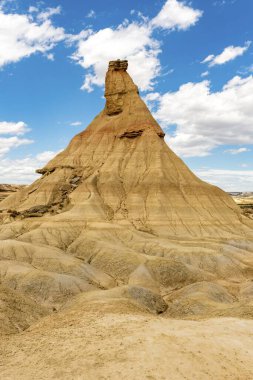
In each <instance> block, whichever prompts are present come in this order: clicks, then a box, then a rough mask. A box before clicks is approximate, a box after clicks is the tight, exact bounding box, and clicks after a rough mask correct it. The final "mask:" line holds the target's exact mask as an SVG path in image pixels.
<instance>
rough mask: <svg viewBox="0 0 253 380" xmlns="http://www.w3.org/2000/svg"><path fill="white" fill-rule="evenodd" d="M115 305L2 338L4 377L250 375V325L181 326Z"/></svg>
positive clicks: (220, 378) (191, 379) (0, 371)
mask: <svg viewBox="0 0 253 380" xmlns="http://www.w3.org/2000/svg"><path fill="white" fill-rule="evenodd" d="M100 306H102V305H100ZM114 306H115V305H114ZM116 306H117V307H116V309H117V311H115V312H112V311H108V310H107V311H103V307H102V308H101V310H100V311H97V310H96V309H97V307H94V308H93V307H92V305H91V308H90V311H88V310H86V311H85V310H77V309H76V308H75V309H71V310H67V312H64V313H62V314H61V313H60V314H58V315H54V316H50V317H46V318H44V319H42V320H41V321H40V322H38V324H37V325H36V326H34V327H32V328H30V329H29V330H28V331H26V332H23V333H21V334H18V335H13V336H8V337H5V338H4V339H2V340H1V343H0V352H1V360H0V378H1V379H5V380H7V379H25V380H29V379H85V380H93V379H101V380H102V379H104V380H105V379H108V380H109V379H112V380H116V379H127V380H135V379H140V380H142V379H143V380H144V379H145V380H146V379H148V380H160V379H161V380H162V379H164V380H165V379H166V380H167V379H173V380H181V379H188V380H205V379H210V380H211V379H216V380H225V379H227V380H236V379H237V380H250V379H252V378H253V360H252V358H253V344H252V343H253V321H252V320H243V319H235V318H220V319H209V320H203V321H189V320H188V321H183V320H175V319H165V318H164V317H163V316H153V315H150V314H147V313H145V312H141V311H138V310H137V309H136V310H135V309H134V308H133V307H132V308H131V307H130V306H129V305H128V304H127V303H126V304H124V302H122V303H121V307H119V305H116ZM92 309H94V310H92ZM116 309H115V310H116Z"/></svg>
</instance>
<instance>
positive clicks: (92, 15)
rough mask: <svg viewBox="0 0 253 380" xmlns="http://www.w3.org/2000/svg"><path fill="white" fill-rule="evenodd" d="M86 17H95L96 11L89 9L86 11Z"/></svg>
mask: <svg viewBox="0 0 253 380" xmlns="http://www.w3.org/2000/svg"><path fill="white" fill-rule="evenodd" d="M86 17H88V18H95V17H96V13H95V11H94V10H93V9H91V10H90V11H89V12H88V13H87V15H86Z"/></svg>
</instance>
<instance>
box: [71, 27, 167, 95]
mask: <svg viewBox="0 0 253 380" xmlns="http://www.w3.org/2000/svg"><path fill="white" fill-rule="evenodd" d="M151 33H152V31H151V29H150V28H149V27H148V26H147V25H144V24H143V25H140V24H137V23H132V24H128V25H125V24H124V25H123V24H122V25H120V26H118V27H117V28H116V29H112V28H106V29H101V30H100V31H98V32H97V33H92V34H91V35H89V36H88V37H87V38H84V39H83V38H82V39H80V41H79V42H78V47H77V51H76V52H75V53H74V54H73V56H72V58H73V59H74V60H76V61H77V62H78V63H79V64H80V65H81V66H82V67H83V68H84V69H89V68H93V73H88V74H87V75H86V76H85V81H84V84H83V86H82V88H83V89H85V90H88V91H91V90H92V87H93V85H97V86H102V85H103V84H104V75H105V72H106V70H107V65H108V61H110V60H114V59H118V58H121V59H125V58H127V59H128V61H129V72H130V74H131V75H132V76H133V78H134V80H135V81H136V82H137V83H138V85H139V86H140V88H141V89H142V90H148V89H150V88H152V83H153V79H154V78H155V77H156V76H157V75H158V74H159V72H160V62H159V60H158V58H157V56H158V54H159V52H160V48H159V43H158V42H157V41H156V40H154V39H153V38H152V37H151Z"/></svg>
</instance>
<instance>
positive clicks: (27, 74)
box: [0, 0, 253, 191]
mask: <svg viewBox="0 0 253 380" xmlns="http://www.w3.org/2000/svg"><path fill="white" fill-rule="evenodd" d="M0 7H1V8H0V183H28V182H31V181H32V180H34V179H35V178H37V177H36V175H35V174H34V170H35V169H36V168H38V167H41V166H43V165H44V164H45V163H46V162H47V160H49V159H50V158H51V157H52V156H53V155H54V154H55V153H56V152H58V151H59V150H61V149H63V148H64V147H65V146H66V145H67V144H68V142H69V140H70V139H71V138H72V137H73V136H74V135H75V134H76V133H78V132H79V131H81V130H83V129H84V128H85V127H86V126H87V125H88V124H89V122H90V121H91V120H92V119H93V118H94V117H95V116H96V114H97V113H98V112H100V110H101V109H102V108H103V106H104V99H103V78H104V74H105V70H106V67H107V63H108V61H109V60H110V59H117V58H122V59H125V58H126V59H128V60H129V72H130V74H131V75H132V77H133V79H134V81H135V82H136V84H137V85H138V86H139V88H140V90H141V95H142V97H143V98H144V99H145V100H146V102H147V103H148V105H149V107H150V108H151V109H152V111H153V113H154V115H155V117H156V118H157V119H158V121H159V122H160V123H161V125H162V127H163V128H164V130H165V132H166V142H167V143H168V145H169V146H170V147H171V148H172V149H173V150H174V151H175V152H176V153H177V154H178V155H179V156H180V157H181V158H182V159H183V160H184V161H185V162H186V163H187V164H188V165H189V167H190V168H191V169H192V170H193V171H194V172H195V173H196V174H197V175H199V176H200V177H201V178H203V179H204V180H207V181H209V182H211V183H213V184H216V185H218V186H220V187H222V188H223V189H225V190H227V191H229V190H231V191H233V190H234V191H235V190H242V191H250V190H253V159H252V151H253V150H252V149H253V146H252V145H253V78H252V75H253V44H251V41H253V27H252V15H253V2H252V0H205V1H203V0H192V1H179V0H167V1H166V0H164V1H161V0H158V1H155V2H154V1H151V0H145V1H140V2H137V1H132V0H129V1H121V2H118V1H116V0H108V1H107V2H104V1H103V2H102V1H100V0H99V1H95V2H94V1H84V0H75V1H69V0H68V1H67V0H66V1H53V0H52V1H50V0H46V1H31V0H22V1H15V0H7V1H3V0H2V1H0Z"/></svg>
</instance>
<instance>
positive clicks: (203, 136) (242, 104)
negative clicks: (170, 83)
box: [155, 76, 253, 157]
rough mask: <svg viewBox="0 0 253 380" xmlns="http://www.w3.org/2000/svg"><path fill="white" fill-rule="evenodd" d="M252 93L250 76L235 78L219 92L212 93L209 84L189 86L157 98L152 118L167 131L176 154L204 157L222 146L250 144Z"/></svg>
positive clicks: (252, 138)
mask: <svg viewBox="0 0 253 380" xmlns="http://www.w3.org/2000/svg"><path fill="white" fill-rule="evenodd" d="M252 93H253V76H249V77H247V78H244V79H242V78H240V77H238V76H237V77H234V78H233V79H232V80H230V81H229V82H228V83H227V84H226V85H225V86H224V87H223V89H222V90H221V91H218V92H211V89H210V82H209V81H206V80H205V81H202V82H199V83H191V82H190V83H186V84H184V85H182V86H181V87H180V88H179V90H178V91H176V92H168V93H165V94H164V95H160V97H159V98H158V97H157V95H156V106H157V112H156V113H155V117H156V118H157V119H158V120H159V121H160V122H161V124H162V126H163V127H165V128H166V127H167V132H168V134H167V136H166V141H167V142H168V144H169V146H170V147H171V148H172V149H173V150H174V151H175V152H176V153H177V154H179V155H181V156H185V157H190V156H199V157H201V156H206V155H208V154H210V153H211V151H212V149H214V148H216V147H218V146H221V145H245V144H247V145H248V144H253V128H252V125H253V107H252ZM172 126H176V130H175V131H174V132H173V131H172V132H171V133H170V132H169V127H171V128H172Z"/></svg>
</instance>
